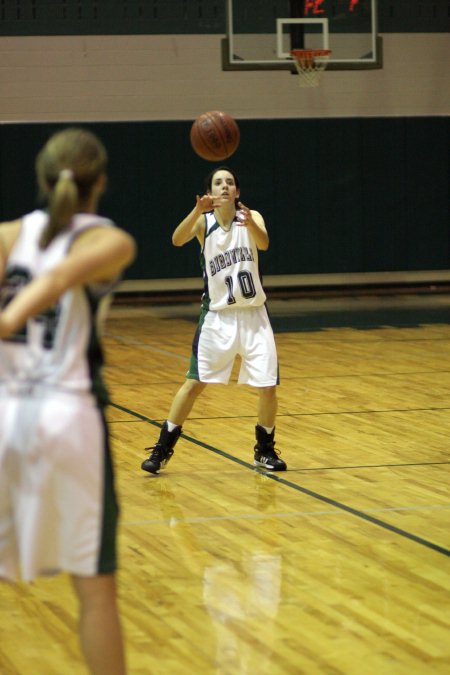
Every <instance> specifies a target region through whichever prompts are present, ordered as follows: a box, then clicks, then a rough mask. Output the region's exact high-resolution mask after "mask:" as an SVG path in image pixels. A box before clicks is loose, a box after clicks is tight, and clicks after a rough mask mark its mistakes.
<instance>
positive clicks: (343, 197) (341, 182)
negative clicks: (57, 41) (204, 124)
mask: <svg viewBox="0 0 450 675" xmlns="http://www.w3.org/2000/svg"><path fill="white" fill-rule="evenodd" d="M238 122H239V126H240V130H241V144H240V146H239V148H238V150H237V152H236V153H235V155H234V156H233V157H232V158H230V159H229V160H228V161H227V162H226V163H227V164H228V165H229V166H230V167H231V168H233V170H235V171H236V173H237V174H238V175H239V177H240V180H241V197H242V201H244V203H246V204H247V205H248V206H250V207H251V208H255V209H257V210H258V211H260V212H261V213H262V214H263V216H264V218H265V220H266V224H267V228H268V231H269V235H270V239H271V245H270V249H269V251H267V252H266V253H264V254H262V264H263V272H264V274H266V275H275V274H321V273H323V274H325V273H326V274H328V273H342V272H343V273H345V272H378V271H398V270H400V271H412V270H437V269H447V268H448V267H449V259H450V235H449V232H450V199H449V197H450V180H449V177H450V172H449V168H450V144H449V140H450V117H427V118H423V117H408V118H398V117H394V118H338V119H258V120H248V119H245V120H238ZM62 126H66V125H56V124H44V123H41V124H38V123H35V124H3V125H0V220H6V219H10V218H14V217H17V216H18V215H20V214H22V213H24V212H26V211H28V210H30V209H32V208H34V206H35V205H36V188H35V179H34V158H35V156H36V154H37V152H38V150H39V149H40V147H41V146H42V144H43V143H44V142H45V140H46V139H47V138H48V136H49V135H50V134H51V133H53V132H54V131H56V130H57V129H60V128H62ZM86 126H87V127H88V128H90V129H92V130H93V131H94V132H95V133H97V134H98V135H99V136H100V137H101V138H102V140H103V141H104V143H105V144H106V146H107V148H108V151H109V154H110V167H109V188H108V192H107V194H106V195H105V197H104V199H103V201H102V203H101V212H102V213H103V214H105V215H107V216H109V217H111V218H112V219H113V220H115V221H116V222H117V223H118V224H119V225H121V226H122V227H124V228H126V229H128V230H129V231H130V232H131V233H132V234H133V235H134V236H135V237H136V239H137V241H138V245H139V254H138V258H137V260H136V261H135V263H134V264H133V266H132V267H131V268H130V269H129V270H128V273H127V278H129V279H159V278H183V277H196V276H198V275H199V273H200V271H199V265H198V245H197V242H196V241H193V242H191V243H189V244H187V245H186V246H185V247H183V248H176V247H174V246H173V245H172V243H171V235H172V231H173V229H174V228H175V226H176V225H177V224H178V222H180V220H181V219H182V218H183V217H184V216H185V215H186V214H187V213H188V211H190V209H191V208H193V206H194V203H195V195H196V194H197V193H200V192H202V191H203V185H204V178H205V177H206V175H207V174H208V173H209V172H210V170H211V169H212V168H213V167H216V166H218V164H211V163H209V162H206V161H204V160H202V159H200V158H199V157H197V156H196V155H195V154H194V153H193V151H192V150H191V147H190V144H189V130H190V126H191V122H190V121H170V122H167V121H154V122H110V123H106V122H105V123H90V124H87V125H86Z"/></svg>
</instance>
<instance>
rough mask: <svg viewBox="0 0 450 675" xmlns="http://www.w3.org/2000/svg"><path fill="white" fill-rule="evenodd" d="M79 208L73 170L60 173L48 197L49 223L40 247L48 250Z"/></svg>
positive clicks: (64, 170)
mask: <svg viewBox="0 0 450 675" xmlns="http://www.w3.org/2000/svg"><path fill="white" fill-rule="evenodd" d="M77 207H78V188H77V185H76V183H75V181H74V179H73V172H72V171H71V169H63V170H62V171H60V173H59V176H58V180H57V181H56V184H55V187H54V188H53V190H52V191H51V192H50V194H49V197H48V215H49V221H48V223H47V227H46V228H45V230H44V232H43V233H42V237H41V241H40V246H41V248H47V246H48V245H49V243H50V242H51V241H52V240H53V239H54V238H55V237H56V235H57V234H58V233H59V232H61V231H62V230H64V229H65V228H66V227H67V226H68V225H69V223H70V221H71V220H72V218H73V216H74V214H75V213H76V212H77Z"/></svg>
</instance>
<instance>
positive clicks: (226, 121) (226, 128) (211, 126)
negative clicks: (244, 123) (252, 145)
mask: <svg viewBox="0 0 450 675" xmlns="http://www.w3.org/2000/svg"><path fill="white" fill-rule="evenodd" d="M190 137H191V145H192V148H193V149H194V151H195V152H196V153H197V155H199V157H201V158H202V159H206V160H207V161H208V162H221V161H223V160H224V159H227V157H231V155H232V154H233V153H234V152H236V150H237V147H238V145H239V141H240V132H239V127H238V125H237V123H236V120H234V119H233V118H232V117H231V116H230V115H228V114H227V113H225V112H222V111H221V110H212V111H210V112H205V113H203V115H200V117H197V119H196V120H195V121H194V123H193V125H192V127H191V134H190Z"/></svg>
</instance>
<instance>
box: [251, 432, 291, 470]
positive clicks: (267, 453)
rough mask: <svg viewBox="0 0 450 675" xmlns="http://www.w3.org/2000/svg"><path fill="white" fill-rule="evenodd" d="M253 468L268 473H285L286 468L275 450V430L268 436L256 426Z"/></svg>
mask: <svg viewBox="0 0 450 675" xmlns="http://www.w3.org/2000/svg"><path fill="white" fill-rule="evenodd" d="M255 431H256V445H255V460H254V464H255V466H260V467H262V468H264V469H268V470H269V471H286V469H287V466H286V462H284V461H283V460H282V459H280V457H279V456H278V453H277V452H276V450H275V441H274V440H273V439H274V436H275V429H273V431H272V433H271V434H268V433H267V431H266V430H265V429H263V427H261V426H260V425H259V424H257V425H256V429H255Z"/></svg>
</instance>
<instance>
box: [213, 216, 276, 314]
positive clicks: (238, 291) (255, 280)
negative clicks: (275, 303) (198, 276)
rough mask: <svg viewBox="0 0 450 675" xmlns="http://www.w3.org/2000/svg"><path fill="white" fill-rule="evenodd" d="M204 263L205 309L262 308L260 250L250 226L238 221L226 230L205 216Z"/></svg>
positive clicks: (263, 298) (214, 219) (264, 299)
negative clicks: (249, 228)
mask: <svg viewBox="0 0 450 675" xmlns="http://www.w3.org/2000/svg"><path fill="white" fill-rule="evenodd" d="M201 264H202V269H203V280H204V282H205V289H204V293H203V297H202V303H203V306H204V307H209V309H212V310H222V309H227V308H232V309H236V308H238V307H241V308H245V307H260V306H261V305H263V304H264V303H265V301H266V294H265V292H264V289H263V287H262V283H261V277H260V273H259V266H258V249H257V247H256V244H255V241H254V239H253V237H252V236H251V235H250V232H249V230H248V228H247V227H245V226H244V225H242V224H240V222H239V220H237V219H236V218H235V219H234V220H233V222H232V224H231V227H230V229H229V230H228V231H225V230H224V229H223V228H222V227H220V225H219V224H218V222H217V221H216V218H215V216H214V213H213V212H211V213H206V214H205V241H204V244H203V248H202V256H201Z"/></svg>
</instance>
